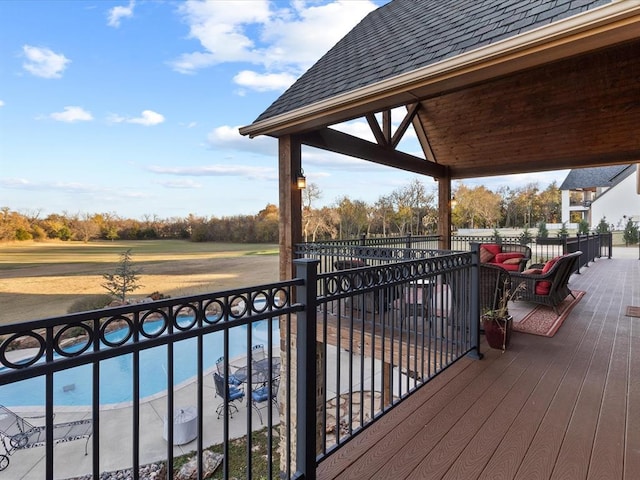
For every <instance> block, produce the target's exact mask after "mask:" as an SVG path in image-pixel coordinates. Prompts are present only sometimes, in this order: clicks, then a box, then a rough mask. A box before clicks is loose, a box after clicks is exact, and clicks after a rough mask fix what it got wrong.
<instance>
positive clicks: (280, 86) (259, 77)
mask: <svg viewBox="0 0 640 480" xmlns="http://www.w3.org/2000/svg"><path fill="white" fill-rule="evenodd" d="M233 81H234V82H235V83H237V84H238V85H240V86H242V87H248V88H250V89H252V90H257V91H258V92H267V91H270V90H276V91H282V90H285V89H286V88H287V87H289V86H290V85H291V84H293V82H295V81H296V77H295V76H294V75H291V74H289V73H262V74H261V73H257V72H253V71H251V70H243V71H241V72H239V73H238V74H237V75H236V76H235V77H233Z"/></svg>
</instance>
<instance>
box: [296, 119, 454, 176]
mask: <svg viewBox="0 0 640 480" xmlns="http://www.w3.org/2000/svg"><path fill="white" fill-rule="evenodd" d="M299 138H300V141H301V142H302V143H303V144H304V145H308V146H310V147H316V148H321V149H323V150H329V151H331V152H335V153H341V154H343V155H348V156H350V157H355V158H360V159H362V160H369V161H371V162H375V163H379V164H381V165H387V166H389V167H394V168H399V169H401V170H405V171H407V172H413V173H418V174H421V175H429V176H431V177H435V178H442V177H445V176H446V175H447V168H446V167H444V166H443V165H438V164H436V163H433V162H430V161H428V160H424V159H422V158H419V157H414V156H413V155H409V154H408V153H404V152H399V151H397V150H393V149H391V148H385V147H381V146H380V145H376V144H375V143H372V142H368V141H366V140H363V139H361V138H358V137H354V136H353V135H349V134H346V133H343V132H339V131H337V130H333V129H331V128H323V129H321V130H317V131H315V132H309V133H305V134H302V135H300V137H299Z"/></svg>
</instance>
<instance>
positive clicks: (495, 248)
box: [480, 243, 502, 255]
mask: <svg viewBox="0 0 640 480" xmlns="http://www.w3.org/2000/svg"><path fill="white" fill-rule="evenodd" d="M480 248H481V249H482V248H486V249H487V250H489V251H490V252H491V253H493V254H494V255H497V254H499V253H500V252H501V251H502V247H501V246H500V245H498V244H497V243H483V244H482V245H481V246H480Z"/></svg>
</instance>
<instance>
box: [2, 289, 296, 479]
mask: <svg viewBox="0 0 640 480" xmlns="http://www.w3.org/2000/svg"><path fill="white" fill-rule="evenodd" d="M296 285H301V280H292V281H288V282H280V283H275V284H270V285H263V286H257V287H249V288H246V289H238V290H229V291H225V292H218V293H211V294H205V295H198V296H190V297H182V298H176V299H168V300H160V301H156V302H149V303H142V304H136V305H127V306H122V307H117V308H109V309H104V310H98V311H92V312H86V313H78V314H72V315H65V316H61V317H55V318H49V319H45V320H39V321H31V322H26V323H21V324H14V325H3V326H0V339H1V343H0V364H1V365H2V367H1V368H0V399H2V400H0V403H3V402H5V403H7V405H5V406H6V407H7V408H9V409H11V411H12V412H16V413H19V412H24V411H25V409H24V405H19V404H15V402H16V401H17V392H18V391H22V390H24V389H21V390H20V388H19V387H20V385H21V384H23V382H31V383H29V384H28V386H27V389H29V390H36V392H30V393H36V397H37V398H39V399H40V402H41V403H40V404H39V407H38V406H35V405H33V404H34V403H35V402H30V403H31V404H32V405H31V408H29V409H27V410H30V411H33V410H34V409H35V410H39V411H41V412H42V413H44V417H43V418H44V425H43V427H44V428H43V429H44V431H45V432H46V438H44V440H43V441H42V442H40V443H39V445H43V446H44V456H45V461H44V462H40V461H39V460H40V458H38V457H35V456H34V455H28V454H26V452H19V454H21V455H22V458H21V459H20V462H19V463H18V464H16V465H14V464H12V465H9V456H10V455H11V454H13V453H16V451H17V450H20V449H21V448H22V447H26V446H27V445H28V444H29V436H30V435H31V434H32V430H28V429H27V430H26V431H19V430H20V429H21V428H23V426H24V423H21V422H18V423H17V424H16V426H15V427H13V426H9V427H7V430H3V431H1V432H0V437H2V439H1V440H2V442H3V445H4V447H5V452H4V453H2V454H0V466H2V467H4V468H9V469H13V472H12V474H17V472H18V470H19V471H29V470H31V474H32V475H33V474H36V475H39V476H40V477H41V478H47V479H52V478H54V477H55V478H60V474H59V473H56V465H58V464H62V463H63V462H64V463H69V462H70V461H71V460H70V458H71V457H67V458H61V456H60V455H62V454H58V455H56V454H55V451H54V444H55V443H57V442H58V441H68V440H73V439H74V438H71V437H69V436H67V437H63V438H57V437H54V431H55V430H56V427H57V425H56V424H54V416H55V415H56V414H58V415H61V414H64V415H66V416H67V417H68V416H70V415H72V413H70V412H74V414H76V415H77V416H78V417H82V418H84V419H85V421H86V420H87V419H88V420H90V422H91V424H92V432H91V431H89V434H91V433H92V436H91V438H90V442H89V444H88V445H89V447H90V448H89V455H88V457H84V456H83V455H82V454H81V453H80V454H79V455H78V457H77V458H75V459H73V460H74V461H76V463H78V464H79V465H80V466H79V468H80V469H82V468H83V465H84V467H86V471H83V472H81V473H82V474H92V475H93V478H100V473H101V459H103V452H107V451H113V450H118V447H119V446H123V451H122V457H123V459H125V460H124V461H125V462H126V455H127V454H128V455H129V456H130V457H129V459H128V462H127V464H128V468H131V470H132V473H131V477H130V478H135V479H137V478H139V471H140V467H141V463H142V462H143V459H142V456H141V454H142V453H145V448H147V449H148V448H149V446H148V445H146V446H144V445H143V443H142V442H143V441H144V440H143V438H144V437H145V436H149V435H152V436H153V438H154V439H159V438H160V436H161V434H164V437H165V439H166V444H165V449H166V450H165V454H164V455H163V456H162V459H161V460H162V461H163V462H164V463H165V465H166V469H167V472H170V474H169V475H170V478H172V473H173V467H174V446H173V444H174V440H178V437H183V436H184V432H178V430H177V429H178V428H179V426H180V423H179V422H176V420H177V418H176V417H177V416H178V415H183V414H184V413H185V411H188V412H189V413H191V414H193V416H192V418H191V419H190V421H191V429H192V431H191V435H192V436H193V435H195V437H196V440H195V442H196V443H195V447H193V448H195V450H196V451H197V455H198V460H199V461H198V465H199V467H198V468H199V469H200V470H199V477H198V478H204V476H203V474H202V470H201V469H202V456H203V450H204V447H205V445H204V443H203V442H204V438H205V437H206V438H217V439H218V443H220V444H221V445H222V453H223V457H224V460H223V462H222V466H221V468H222V470H223V475H224V477H225V478H228V476H229V470H228V469H229V465H230V463H231V462H230V461H229V459H230V450H229V447H230V440H231V438H235V437H238V436H244V437H246V442H247V446H246V451H245V454H244V455H243V457H244V458H243V459H241V461H244V462H245V465H246V475H247V478H251V477H252V472H253V466H254V464H255V462H256V458H257V454H255V453H254V451H253V445H252V441H253V440H252V438H253V437H252V436H251V435H249V433H250V432H251V431H252V430H253V429H255V428H260V427H258V426H257V421H256V419H257V418H258V415H260V421H261V422H262V421H264V424H265V427H266V428H265V435H266V437H267V439H266V442H267V445H268V449H269V455H268V459H267V462H268V465H267V466H266V470H267V471H268V472H269V473H268V478H277V477H279V472H280V471H283V472H285V473H286V474H287V475H288V476H292V475H293V474H292V472H293V467H292V465H293V457H292V456H291V455H290V454H289V452H291V438H292V436H291V434H290V431H287V428H290V427H288V426H287V425H286V424H283V425H282V426H281V428H283V429H284V431H282V432H276V430H275V429H274V427H275V426H276V425H277V424H278V423H279V419H282V418H289V417H290V411H289V409H290V405H291V398H290V397H288V395H289V393H288V391H289V390H288V388H287V389H283V390H284V391H283V392H281V393H280V395H281V396H282V398H283V399H285V400H286V401H283V402H280V409H271V408H268V409H266V412H265V414H264V415H262V413H261V412H260V411H258V410H256V409H255V408H252V407H258V406H259V405H258V404H257V403H258V402H257V399H256V397H255V395H254V394H255V393H256V391H258V389H260V388H262V385H258V384H257V383H254V382H253V379H254V378H256V377H257V376H258V375H257V373H260V372H258V365H259V364H258V363H256V362H254V361H251V360H252V347H253V346H254V345H255V344H256V343H258V342H259V343H261V344H262V345H264V352H265V353H264V356H265V359H266V362H263V364H264V365H265V368H264V369H263V370H262V372H261V373H262V374H263V375H264V377H265V378H273V379H276V378H277V379H278V381H279V382H282V383H283V385H286V386H288V385H290V384H291V383H292V379H291V374H290V372H289V371H285V370H282V371H280V369H279V367H278V365H279V363H278V362H277V359H278V358H279V357H280V356H285V355H287V354H288V351H287V350H290V348H291V347H290V345H291V342H290V341H281V338H280V335H279V330H283V331H285V332H288V331H290V329H289V328H288V327H287V326H288V325H289V324H290V323H291V321H292V318H295V315H294V314H295V312H297V311H300V310H301V309H302V306H301V305H299V304H295V302H294V301H293V299H294V297H295V293H294V287H295V286H296ZM112 333H115V334H116V335H115V337H114V336H112ZM284 340H286V338H285V339H284ZM232 342H235V343H236V344H239V345H240V346H239V347H238V345H236V348H235V350H234V348H232V347H233V345H232ZM26 347H28V348H26ZM281 347H282V349H281ZM159 349H160V350H162V351H161V352H160V358H161V360H160V362H161V363H162V364H163V365H162V371H163V373H160V375H163V376H164V382H163V383H164V385H165V388H166V386H167V385H168V386H170V387H169V388H166V391H165V392H164V393H165V394H166V396H165V397H164V398H165V401H164V403H163V405H162V406H161V407H159V409H160V410H161V411H162V413H164V414H165V415H166V416H165V421H164V432H162V431H153V432H149V429H150V428H151V427H149V426H148V425H147V423H148V422H147V421H146V419H145V417H144V415H143V410H142V406H143V405H144V404H145V402H148V399H145V398H143V396H144V393H143V390H142V388H141V385H142V384H143V383H144V381H145V379H146V378H147V377H149V376H151V375H159V374H158V368H153V367H159V366H158V365H157V363H158V361H157V360H156V361H154V362H152V364H149V361H148V359H147V360H145V356H146V355H151V354H152V353H153V352H157V351H158V350H159ZM234 352H235V353H234ZM232 355H235V356H236V358H235V359H234V358H232ZM218 358H223V359H224V361H223V362H221V363H220V364H219V365H218V369H219V370H217V369H216V370H214V363H215V360H216V359H218ZM242 358H244V365H245V366H244V381H243V382H242V385H239V386H236V387H234V388H238V389H239V390H241V391H242V395H241V397H243V398H242V400H244V404H245V406H244V407H240V408H241V409H242V410H244V411H243V415H242V417H244V416H245V415H244V414H246V422H244V426H243V425H242V420H241V419H240V418H238V417H237V416H236V418H232V415H233V413H234V409H237V408H238V406H237V405H235V403H234V400H235V399H233V398H232V396H231V395H229V393H228V392H224V391H222V392H220V391H218V392H216V390H215V388H214V382H213V373H214V372H215V373H218V371H219V372H220V374H221V376H222V377H224V378H227V379H230V378H231V374H232V373H233V371H236V368H237V367H239V364H238V362H242ZM110 359H115V361H116V362H117V368H116V370H115V373H109V370H108V369H107V363H106V362H108V361H109V360H110ZM154 364H156V365H154ZM185 365H190V366H191V368H192V377H191V378H190V381H191V382H192V386H193V389H192V390H191V393H190V394H189V395H186V393H185V390H184V389H181V388H180V387H179V386H174V383H176V382H179V381H180V379H179V378H178V377H179V373H178V372H179V371H180V370H181V369H182V368H183V367H184V366H185ZM232 365H234V366H232ZM83 366H86V368H85V372H87V369H88V375H87V378H86V382H85V383H83V382H82V381H78V383H74V384H68V383H67V382H66V381H62V380H61V378H63V373H64V372H69V371H72V370H77V369H79V368H83ZM125 367H126V368H125ZM121 369H123V370H126V371H127V372H128V373H127V374H128V375H130V378H129V379H128V380H127V381H125V385H126V386H127V388H126V390H127V392H126V393H127V394H128V396H129V398H130V399H129V400H126V404H127V408H129V410H127V412H128V413H127V415H121V416H120V422H124V424H123V425H121V428H120V429H115V430H116V434H117V435H118V437H117V438H112V437H111V438H108V437H107V436H106V434H107V430H108V431H110V432H113V430H114V427H113V425H109V424H108V423H107V422H108V419H109V418H112V415H111V414H112V412H113V411H114V408H113V407H114V406H113V405H103V404H101V396H102V395H103V394H104V393H105V392H106V391H107V390H109V389H111V388H112V382H113V381H115V380H116V378H115V376H119V375H124V373H122V372H121V371H120V370H121ZM235 373H238V372H237V371H236V372H235ZM265 383H266V384H267V385H266V389H263V391H262V393H264V394H266V395H267V396H268V398H269V397H271V396H272V395H273V394H274V390H277V386H276V385H274V384H272V383H271V382H266V381H265ZM82 389H86V390H88V392H89V404H88V405H86V406H82V407H64V406H62V405H63V404H64V403H65V402H64V400H63V399H64V395H72V394H75V393H78V392H79V391H80V390H82ZM185 402H187V403H191V404H193V405H195V408H184V403H185ZM267 403H268V404H271V402H270V401H268V402H267ZM216 407H217V408H216ZM155 408H158V407H157V405H156V406H155ZM216 410H217V412H218V418H215V415H214V413H215V412H216ZM16 416H19V415H16ZM58 418H59V417H58ZM0 423H1V422H0ZM231 425H233V428H232V427H231ZM16 429H18V430H16ZM41 429H42V428H41ZM220 431H221V433H222V434H221V435H220V434H219V433H216V432H220ZM232 431H233V436H232ZM102 432H104V435H103V434H102ZM127 432H129V434H127ZM276 437H277V438H279V439H280V448H279V450H278V455H277V456H273V455H271V453H272V452H275V451H276V449H275V447H274V445H275V443H276ZM25 439H26V440H27V441H24V440H25ZM182 440H184V439H182ZM182 440H180V441H177V442H175V443H184V441H182ZM78 443H84V442H78ZM29 446H31V445H30V444H29ZM206 446H208V445H206ZM80 448H81V447H80ZM65 452H67V455H68V454H69V451H68V450H65ZM85 458H87V460H85ZM277 458H280V461H279V462H276V461H275V460H274V459H276V460H277ZM31 460H34V465H29V462H30V461H31ZM236 461H237V460H236ZM36 464H37V465H36ZM125 465H126V464H125ZM16 469H18V470H16ZM38 469H40V471H39V470H38ZM38 471H39V472H40V473H38ZM0 475H1V474H0Z"/></svg>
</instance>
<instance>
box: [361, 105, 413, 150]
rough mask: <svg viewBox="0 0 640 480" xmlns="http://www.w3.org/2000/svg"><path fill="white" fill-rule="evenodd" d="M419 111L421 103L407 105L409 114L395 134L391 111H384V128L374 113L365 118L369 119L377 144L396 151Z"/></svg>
mask: <svg viewBox="0 0 640 480" xmlns="http://www.w3.org/2000/svg"><path fill="white" fill-rule="evenodd" d="M419 109H420V104H419V103H412V104H410V105H407V114H406V115H405V116H404V118H403V119H402V121H401V122H400V125H399V126H398V128H397V129H396V132H395V133H393V134H392V132H391V110H390V109H388V110H383V111H382V127H381V126H380V124H379V123H378V119H377V118H376V116H375V114H374V113H367V114H366V115H365V118H366V119H367V123H368V124H369V128H371V132H372V133H373V136H374V138H375V139H376V142H378V145H380V146H382V147H388V148H394V149H395V148H396V147H397V146H398V144H399V143H400V140H402V137H403V136H404V134H405V133H406V132H407V129H408V128H409V125H411V123H412V122H413V119H414V118H415V117H416V114H417V113H418V110H419Z"/></svg>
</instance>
